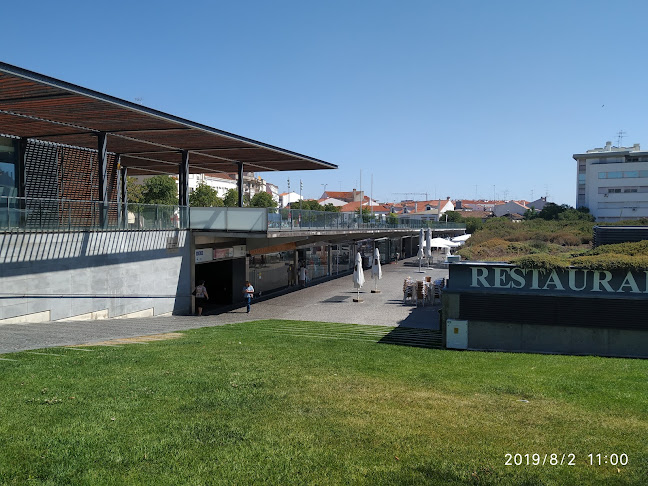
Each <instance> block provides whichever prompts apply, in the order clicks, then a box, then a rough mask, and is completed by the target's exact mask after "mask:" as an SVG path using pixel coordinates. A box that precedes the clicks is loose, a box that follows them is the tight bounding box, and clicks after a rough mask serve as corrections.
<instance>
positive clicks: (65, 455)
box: [0, 321, 648, 485]
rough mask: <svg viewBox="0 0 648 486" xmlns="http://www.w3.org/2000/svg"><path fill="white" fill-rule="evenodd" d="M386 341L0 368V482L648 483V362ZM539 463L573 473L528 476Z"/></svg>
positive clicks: (104, 354)
mask: <svg viewBox="0 0 648 486" xmlns="http://www.w3.org/2000/svg"><path fill="white" fill-rule="evenodd" d="M386 331H388V329H387V330H386V328H383V327H377V326H376V327H373V326H354V325H347V324H330V323H312V322H309V323H307V322H289V321H258V322H255V323H246V324H233V325H226V326H222V327H214V328H205V329H198V330H191V331H186V332H183V334H184V336H183V337H182V338H180V339H175V340H169V341H160V342H153V343H148V344H128V345H123V346H121V347H99V346H94V347H89V348H83V349H85V351H82V350H79V349H72V348H52V349H45V350H41V351H39V353H43V354H34V353H30V352H22V353H13V354H5V355H0V358H3V360H0V483H2V484H26V483H28V484H75V485H77V484H88V485H99V484H155V485H164V484H169V485H177V484H255V483H263V482H267V483H269V484H281V485H283V484H367V485H375V484H472V483H474V484H516V485H517V484H528V485H535V484H557V485H558V484H559V485H566V484H637V485H638V484H646V483H647V481H648V480H647V478H648V441H647V440H646V439H647V438H648V405H647V403H648V402H647V397H648V361H645V360H631V359H610V358H595V357H573V356H549V355H532V354H509V353H479V352H460V351H445V350H439V349H423V348H416V347H408V346H397V345H388V344H378V343H377V341H379V340H380V338H381V337H382V335H383V334H384V333H385V332H386ZM9 360H15V361H9ZM507 453H508V454H512V455H514V454H521V455H522V456H518V460H519V459H520V458H521V460H522V462H523V463H524V465H510V466H507V465H506V461H507V457H506V454H507ZM552 453H554V454H557V456H556V457H557V460H558V461H560V460H561V458H562V455H563V454H565V458H564V462H572V463H573V464H574V465H566V464H563V465H550V464H549V463H550V462H551V457H550V456H548V457H547V459H546V463H545V465H528V466H527V465H526V462H527V457H528V461H529V462H530V463H533V462H534V459H536V458H535V457H534V456H533V454H539V456H538V457H537V459H538V460H539V461H540V462H542V461H543V459H544V455H545V454H552ZM599 453H600V454H602V455H605V454H607V455H608V456H609V455H610V454H618V455H621V454H626V455H627V459H628V463H627V465H625V466H622V465H617V466H613V465H611V464H609V463H608V464H605V463H604V461H605V459H604V457H603V456H600V457H601V463H602V464H601V465H600V466H599V465H593V466H592V465H589V463H590V459H589V457H588V455H589V454H594V455H596V454H599ZM525 454H528V455H529V456H525ZM572 455H573V460H572ZM621 457H622V458H623V457H624V456H621ZM613 460H616V459H615V458H614V457H613ZM608 461H609V459H608ZM514 462H515V456H513V457H512V460H511V463H512V464H514ZM594 462H595V463H596V464H598V458H597V457H594Z"/></svg>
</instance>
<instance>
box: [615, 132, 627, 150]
mask: <svg viewBox="0 0 648 486" xmlns="http://www.w3.org/2000/svg"><path fill="white" fill-rule="evenodd" d="M626 135H627V133H626V132H624V131H623V130H619V132H618V133H617V137H618V138H617V147H619V148H621V144H622V143H623V137H624V136H626Z"/></svg>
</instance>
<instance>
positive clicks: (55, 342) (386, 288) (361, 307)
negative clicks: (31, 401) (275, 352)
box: [0, 259, 448, 354]
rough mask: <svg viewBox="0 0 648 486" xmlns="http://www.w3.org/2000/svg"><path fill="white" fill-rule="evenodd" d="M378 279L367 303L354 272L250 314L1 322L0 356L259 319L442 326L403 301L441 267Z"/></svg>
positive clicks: (390, 269)
mask: <svg viewBox="0 0 648 486" xmlns="http://www.w3.org/2000/svg"><path fill="white" fill-rule="evenodd" d="M382 269H383V278H382V280H379V282H378V289H379V290H380V291H381V292H380V293H371V292H370V290H371V289H373V288H374V281H373V280H371V278H370V277H371V274H370V273H369V271H366V272H365V278H366V283H365V286H364V288H363V289H362V291H361V292H360V298H361V299H363V300H364V302H361V303H356V302H353V299H354V297H356V295H357V294H356V292H355V291H354V289H353V280H352V277H351V276H345V277H341V278H337V279H332V280H329V281H327V282H323V283H321V284H317V285H312V286H309V287H307V288H305V289H299V290H296V291H293V292H288V293H285V294H283V295H279V296H277V297H274V298H268V299H266V300H261V301H258V302H254V303H253V304H252V311H251V312H250V313H249V314H247V313H246V311H245V307H241V308H238V309H234V310H231V311H229V312H223V313H220V314H213V315H203V316H201V317H195V316H164V317H145V318H133V319H104V320H94V321H92V320H88V321H67V322H46V323H26V324H5V325H0V354H1V353H10V352H14V351H22V350H27V349H39V348H46V347H55V346H65V345H72V344H85V343H93V342H99V341H105V340H108V339H117V338H126V337H135V336H144V335H150V334H158V333H163V332H170V331H178V330H183V329H193V328H199V327H206V326H218V325H223V324H229V323H235V322H246V321H252V320H259V319H290V320H299V321H321V322H341V323H349V324H370V325H382V326H392V327H397V326H400V327H408V328H419V329H431V330H438V329H439V313H438V311H439V303H438V301H437V302H436V304H435V305H434V306H430V305H426V306H425V307H422V306H419V307H416V306H415V305H413V304H410V303H407V304H403V301H402V299H403V292H402V288H403V280H404V279H405V277H406V276H408V275H409V276H410V277H412V278H413V279H414V280H422V279H423V278H424V277H425V276H431V277H432V279H433V280H434V279H437V278H441V277H447V275H448V271H447V270H446V269H442V268H429V269H426V268H425V267H424V268H423V270H425V273H418V260H416V259H409V260H405V261H400V262H398V263H392V264H390V265H385V266H383V267H382Z"/></svg>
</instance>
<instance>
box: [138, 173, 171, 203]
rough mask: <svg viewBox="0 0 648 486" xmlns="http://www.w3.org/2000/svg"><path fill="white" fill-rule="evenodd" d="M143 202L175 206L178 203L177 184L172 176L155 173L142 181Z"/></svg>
mask: <svg viewBox="0 0 648 486" xmlns="http://www.w3.org/2000/svg"><path fill="white" fill-rule="evenodd" d="M142 202H143V203H144V204H165V205H168V206H175V205H177V204H178V186H177V185H176V181H175V179H174V178H173V177H171V176H168V175H156V176H153V177H151V178H150V179H147V180H146V181H145V182H144V190H143V193H142Z"/></svg>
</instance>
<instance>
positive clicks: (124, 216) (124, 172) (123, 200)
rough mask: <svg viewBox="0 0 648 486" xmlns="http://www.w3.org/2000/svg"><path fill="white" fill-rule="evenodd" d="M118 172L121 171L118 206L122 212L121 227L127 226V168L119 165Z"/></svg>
mask: <svg viewBox="0 0 648 486" xmlns="http://www.w3.org/2000/svg"><path fill="white" fill-rule="evenodd" d="M119 172H120V173H121V180H120V182H121V192H120V195H121V199H120V201H119V202H120V206H121V212H122V225H123V228H124V229H126V228H128V168H126V167H120V169H119Z"/></svg>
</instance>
